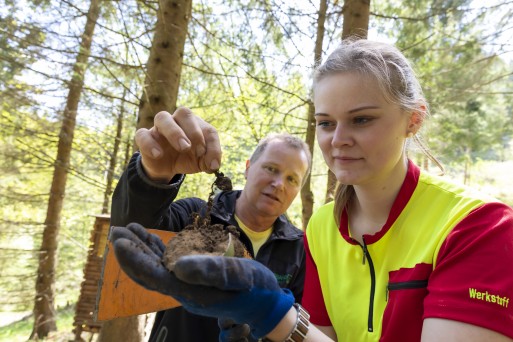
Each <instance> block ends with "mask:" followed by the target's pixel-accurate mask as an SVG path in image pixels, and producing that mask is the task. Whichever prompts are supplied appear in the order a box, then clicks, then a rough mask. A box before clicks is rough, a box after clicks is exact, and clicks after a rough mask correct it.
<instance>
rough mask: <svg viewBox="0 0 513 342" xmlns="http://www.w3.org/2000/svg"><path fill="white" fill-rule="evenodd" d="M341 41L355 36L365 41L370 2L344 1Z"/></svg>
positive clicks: (364, 0)
mask: <svg viewBox="0 0 513 342" xmlns="http://www.w3.org/2000/svg"><path fill="white" fill-rule="evenodd" d="M342 13H343V14H344V22H343V24H342V39H344V38H347V37H350V36H357V37H359V38H363V39H366V38H367V32H368V31H369V16H370V0H345V2H344V7H343V8H342Z"/></svg>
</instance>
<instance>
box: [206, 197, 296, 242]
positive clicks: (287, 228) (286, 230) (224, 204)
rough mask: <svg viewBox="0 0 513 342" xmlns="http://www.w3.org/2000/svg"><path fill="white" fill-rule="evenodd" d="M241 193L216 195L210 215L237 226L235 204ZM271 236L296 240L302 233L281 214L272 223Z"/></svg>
mask: <svg viewBox="0 0 513 342" xmlns="http://www.w3.org/2000/svg"><path fill="white" fill-rule="evenodd" d="M241 193H242V190H235V191H223V192H221V193H219V194H217V195H216V197H215V198H214V206H213V208H212V212H211V215H212V216H214V217H216V218H218V219H219V220H222V221H224V222H226V223H229V224H231V225H234V226H237V222H236V221H235V202H236V201H237V198H239V196H240V194H241ZM272 235H274V236H275V237H278V238H284V239H297V238H301V237H302V236H303V232H302V231H301V230H300V229H298V228H296V226H294V225H293V224H292V223H290V221H289V220H288V219H287V217H286V215H285V214H282V215H280V216H279V217H278V218H277V219H276V221H274V224H273V233H272Z"/></svg>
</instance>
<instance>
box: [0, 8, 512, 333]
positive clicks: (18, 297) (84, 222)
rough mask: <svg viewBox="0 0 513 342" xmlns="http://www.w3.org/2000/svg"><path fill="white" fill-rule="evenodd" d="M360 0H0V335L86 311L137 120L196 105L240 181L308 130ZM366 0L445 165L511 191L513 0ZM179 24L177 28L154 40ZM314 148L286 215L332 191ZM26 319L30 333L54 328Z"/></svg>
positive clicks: (472, 180) (373, 26) (195, 185)
mask: <svg viewBox="0 0 513 342" xmlns="http://www.w3.org/2000/svg"><path fill="white" fill-rule="evenodd" d="M349 2H351V1H346V2H344V1H342V0H340V1H339V0H330V1H327V0H321V1H320V2H318V1H315V2H313V1H309V0H297V1H287V0H229V1H223V0H209V1H206V0H198V1H192V2H191V1H190V0H189V1H187V0H182V1H143V0H140V1H136V0H127V1H101V0H91V1H74V0H68V1H66V0H61V1H59V0H23V1H9V0H0V4H1V5H0V114H1V119H0V120H1V121H0V142H1V143H0V153H1V159H0V212H1V219H0V293H1V295H0V326H3V327H0V339H2V338H4V337H5V338H6V340H9V341H12V340H13V337H12V336H11V335H9V334H10V333H11V332H10V330H9V331H7V330H6V329H7V328H6V327H9V325H6V324H8V323H9V322H10V321H6V323H2V321H1V319H2V318H3V317H8V318H12V317H15V316H16V315H17V316H23V317H25V319H28V320H32V321H31V322H33V321H34V317H32V316H33V315H31V312H32V311H34V313H36V316H38V314H39V315H41V313H42V312H43V313H45V310H46V309H45V308H43V309H42V308H41V307H38V305H40V303H45V305H46V307H48V309H49V310H50V312H53V313H55V310H59V309H62V308H68V309H69V308H73V305H74V304H75V303H76V301H77V298H78V296H79V291H80V284H81V282H82V281H83V269H84V263H85V261H86V259H87V253H88V249H89V238H90V234H91V230H92V228H93V223H94V219H95V218H94V216H95V215H100V214H104V215H108V213H109V206H110V197H111V195H112V191H113V189H114V187H115V185H116V182H117V180H118V179H119V177H120V175H121V173H122V171H123V169H124V167H125V165H126V164H127V161H128V160H129V158H130V156H131V154H132V153H133V151H134V144H133V137H134V133H135V130H136V128H138V127H149V126H151V120H152V116H153V115H155V114H156V112H157V111H158V110H163V109H166V110H168V111H173V110H174V108H175V107H176V106H187V107H189V108H191V109H192V110H193V111H194V112H195V113H196V114H198V115H199V116H201V117H202V118H204V119H205V120H206V121H208V122H210V123H212V124H213V125H214V126H216V127H217V128H218V130H219V132H220V137H221V143H222V146H223V148H224V156H223V158H224V159H223V165H222V168H221V170H222V171H223V172H224V173H225V174H227V175H228V176H229V177H231V178H232V180H233V182H234V185H235V187H236V188H241V187H242V184H243V181H244V165H245V164H244V162H245V160H246V159H247V158H248V156H249V154H250V152H251V151H252V149H253V148H254V146H255V145H256V143H257V142H258V140H259V139H260V138H262V137H263V136H265V135H267V134H268V133H269V132H279V131H287V132H290V133H292V134H296V135H298V136H300V137H302V138H304V139H307V140H308V139H312V135H311V134H310V135H308V134H307V131H308V127H309V126H310V125H309V122H310V121H309V113H310V112H311V110H312V104H311V100H310V95H311V75H312V70H313V68H314V66H315V65H316V63H318V62H319V59H320V58H323V57H325V56H326V55H327V53H329V51H331V50H332V49H333V48H334V47H335V46H336V45H337V44H338V42H339V41H340V39H341V36H342V27H343V18H344V15H345V14H344V10H345V9H346V7H347V4H348V3H349ZM360 2H365V1H360ZM366 3H367V7H368V13H367V15H368V38H369V39H373V40H380V41H386V42H390V43H393V44H396V45H397V46H398V47H399V48H400V49H401V50H402V51H403V52H404V53H405V54H406V55H407V56H408V57H409V58H410V59H411V60H412V61H413V63H414V64H415V67H416V70H417V73H418V75H419V77H420V79H421V84H422V85H423V87H424V91H425V93H426V96H427V99H428V102H429V103H430V108H431V112H432V117H431V119H430V121H429V124H428V127H427V129H426V131H425V132H423V136H424V139H425V140H426V141H427V142H428V145H429V146H430V148H431V150H432V152H433V154H434V155H435V156H437V157H438V158H439V159H440V160H441V161H442V162H443V164H444V166H445V167H446V174H447V177H450V178H451V179H453V180H454V181H456V182H460V183H464V184H467V185H471V186H474V187H477V188H479V189H481V190H483V191H485V192H487V193H489V194H491V195H493V196H495V197H497V198H499V199H500V200H503V201H505V202H506V203H508V204H510V205H513V191H512V189H513V178H512V177H511V173H512V172H513V158H512V157H513V147H512V144H511V140H512V138H513V105H512V103H513V101H512V100H513V72H512V69H513V68H512V66H513V20H512V16H513V1H506V0H503V1H485V2H483V1H470V0H445V1H442V0H412V1H408V2H404V1H398V0H386V1H373V2H371V3H370V7H369V5H368V3H369V2H368V1H367V2H366ZM345 5H346V7H344V6H345ZM174 11H175V12H174ZM173 13H174V14H173ZM176 13H178V14H180V17H179V18H178V17H173V15H175V16H176V15H177V14H176ZM88 18H89V19H88ZM166 20H168V21H167V24H169V23H170V22H171V20H177V22H179V24H180V25H181V29H180V30H179V31H180V34H181V37H182V38H180V39H182V41H180V39H178V38H179V36H180V34H176V35H175V36H176V37H178V38H176V39H175V40H173V39H174V38H173V39H171V40H170V41H171V43H169V42H168V43H166V44H167V45H166V44H164V43H163V40H160V41H159V39H158V38H159V37H158V32H159V27H162V25H164V26H165V25H166ZM180 20H181V21H180ZM159 25H160V26H159ZM180 25H178V26H176V27H178V28H180ZM170 26H172V25H170ZM175 36H173V37H175ZM161 38H162V37H161ZM180 46H181V47H182V49H181V50H180V48H179V47H180ZM159 49H170V50H168V51H169V52H170V53H169V54H167V55H165V54H164V55H160V56H158V50H159ZM166 51H167V50H166ZM156 56H157V57H156ZM159 65H160V66H168V67H165V68H163V69H159ZM155 73H157V74H158V73H161V74H162V75H164V76H166V77H168V80H174V82H175V83H176V84H175V86H174V85H172V84H170V83H169V84H168V83H166V82H164V83H162V84H160V85H159V84H158V82H154V81H155V79H153V78H152V77H151V76H152V75H153V74H155ZM168 86H169V87H168ZM173 94H174V95H173ZM158 103H160V104H158ZM312 145H313V148H314V165H313V171H312V175H311V178H310V180H309V183H308V187H307V190H308V192H309V193H307V192H305V193H303V194H302V196H301V197H302V198H300V197H298V199H297V200H296V201H295V202H294V203H293V205H292V207H291V208H290V210H289V212H288V215H289V216H290V218H291V220H292V221H293V222H294V223H295V224H296V225H297V226H299V227H302V226H303V225H304V222H306V220H307V217H308V214H306V215H305V210H304V208H303V206H304V203H305V201H307V202H309V205H308V206H309V207H310V209H308V210H306V212H307V213H308V211H309V210H310V211H311V210H312V209H315V208H317V207H318V206H320V205H322V204H323V203H325V201H326V200H329V199H330V196H331V189H332V186H331V183H330V181H329V180H328V176H327V174H328V170H327V168H326V166H325V164H324V162H323V160H322V156H321V155H320V152H319V151H318V149H317V147H316V146H314V145H315V144H312ZM412 158H415V159H416V161H417V162H418V163H420V165H423V167H425V168H427V169H430V170H433V171H435V172H436V168H435V166H434V165H430V164H429V163H428V162H427V160H424V159H423V158H422V156H421V155H420V154H419V155H414V156H412ZM212 181H213V179H212V176H209V175H194V176H191V177H188V178H187V181H186V184H185V186H183V187H182V190H181V192H180V196H183V197H185V196H198V197H201V198H206V196H207V195H208V193H209V191H210V184H211V183H212ZM328 184H330V185H328ZM64 190H65V191H64ZM305 217H306V218H305ZM49 260H50V262H49ZM45 279H46V280H45ZM48 279H49V280H48ZM48 283H50V284H51V289H49V290H48V291H49V292H45V291H47V289H46V288H44V286H46V285H44V284H48ZM38 303H39V304H38ZM50 316H51V314H50ZM53 319H55V317H54V318H53ZM31 324H33V323H31ZM68 328H69V327H67V328H64V329H68ZM31 329H32V333H30V331H29V332H28V334H27V336H25V339H27V338H28V337H29V335H32V337H33V338H35V337H36V336H40V337H42V338H44V337H45V336H46V335H47V334H48V333H49V332H51V331H53V330H55V326H54V327H52V326H51V324H50V326H49V327H46V330H45V329H43V331H38V329H37V328H36V324H34V325H33V328H31ZM69 329H71V328H69ZM6 336H7V337H6ZM8 336H11V337H8Z"/></svg>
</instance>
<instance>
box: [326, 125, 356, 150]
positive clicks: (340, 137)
mask: <svg viewBox="0 0 513 342" xmlns="http://www.w3.org/2000/svg"><path fill="white" fill-rule="evenodd" d="M353 143H354V141H353V138H352V137H351V133H350V131H349V130H348V129H347V127H344V126H343V125H340V124H339V125H337V128H335V131H334V132H333V137H332V139H331V145H332V146H333V147H341V146H346V145H347V146H351V145H353Z"/></svg>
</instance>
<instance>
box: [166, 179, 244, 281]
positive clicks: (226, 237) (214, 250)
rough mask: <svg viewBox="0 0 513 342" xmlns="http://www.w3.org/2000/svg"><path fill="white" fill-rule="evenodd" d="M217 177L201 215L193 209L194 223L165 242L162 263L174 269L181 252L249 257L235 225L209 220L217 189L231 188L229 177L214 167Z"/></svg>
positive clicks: (185, 253) (182, 254) (226, 189)
mask: <svg viewBox="0 0 513 342" xmlns="http://www.w3.org/2000/svg"><path fill="white" fill-rule="evenodd" d="M215 175H216V179H215V181H214V183H213V184H212V187H211V190H212V191H211V192H210V195H209V198H208V201H207V211H206V214H205V216H204V217H200V215H199V214H198V213H193V224H190V225H188V226H186V227H185V228H184V229H183V230H182V231H180V232H178V233H177V234H176V236H175V237H174V238H172V239H171V240H170V241H169V243H168V244H167V246H166V251H165V252H164V256H163V258H162V262H163V264H164V266H165V267H166V268H167V269H168V270H170V271H173V268H174V265H175V263H176V261H177V260H178V259H179V258H180V257H182V256H184V255H195V254H203V255H226V256H234V257H250V254H249V252H248V251H247V250H246V248H245V247H244V245H243V244H242V242H240V241H239V232H238V231H237V228H236V227H235V226H228V227H226V228H225V227H224V226H223V225H222V224H210V211H211V209H212V204H213V201H214V197H215V194H216V191H217V190H222V191H228V190H232V182H231V180H230V178H228V177H225V176H224V174H223V173H222V172H219V171H216V173H215Z"/></svg>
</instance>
